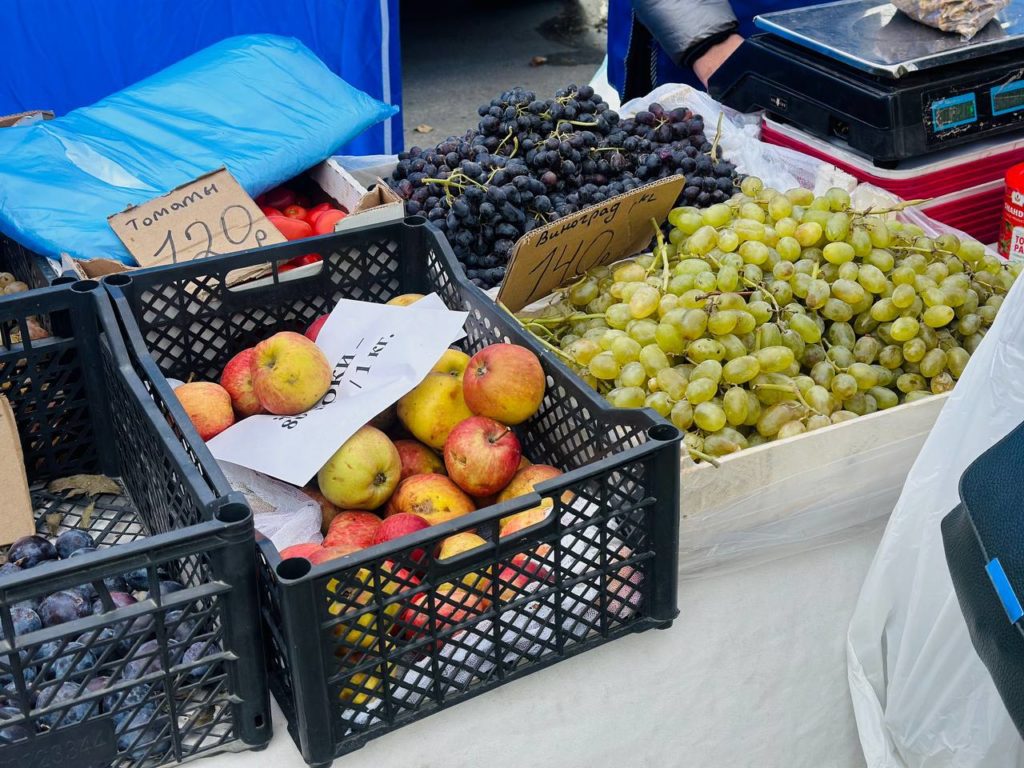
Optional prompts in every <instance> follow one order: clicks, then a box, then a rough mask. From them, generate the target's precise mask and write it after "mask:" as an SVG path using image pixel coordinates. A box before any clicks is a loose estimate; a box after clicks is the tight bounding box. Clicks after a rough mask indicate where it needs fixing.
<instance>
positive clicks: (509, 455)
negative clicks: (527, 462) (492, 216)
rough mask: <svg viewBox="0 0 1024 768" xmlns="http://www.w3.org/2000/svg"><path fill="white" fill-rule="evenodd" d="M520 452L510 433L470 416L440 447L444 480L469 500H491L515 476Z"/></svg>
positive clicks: (483, 418)
mask: <svg viewBox="0 0 1024 768" xmlns="http://www.w3.org/2000/svg"><path fill="white" fill-rule="evenodd" d="M522 456H523V449H522V447H521V446H520V445H519V438H518V437H516V436H515V434H514V433H513V432H512V430H511V429H509V428H508V427H506V426H505V425H504V424H500V423H498V422H497V421H495V420H494V419H489V418H486V417H484V416H474V417H473V418H471V419H466V420H465V421H463V422H461V423H459V424H457V425H456V426H455V428H454V429H453V430H452V431H451V434H449V435H448V439H447V440H446V441H445V443H444V466H445V468H446V469H447V470H448V476H449V477H450V478H451V479H452V480H454V481H455V483H456V484H457V485H458V486H459V487H460V488H461V489H462V490H464V491H465V492H466V493H468V494H470V495H471V496H476V497H480V496H492V495H494V494H496V493H498V491H500V490H501V489H502V488H504V487H505V486H506V485H508V484H509V481H511V480H512V478H513V477H514V476H515V474H516V470H517V469H518V468H519V460H520V459H521V458H522Z"/></svg>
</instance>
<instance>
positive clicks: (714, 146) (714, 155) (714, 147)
mask: <svg viewBox="0 0 1024 768" xmlns="http://www.w3.org/2000/svg"><path fill="white" fill-rule="evenodd" d="M723 117H725V113H724V112H719V113H718V127H717V128H716V129H715V140H714V141H712V142H711V152H710V153H709V154H710V155H711V159H712V160H714V161H715V162H718V142H720V141H721V140H722V118H723Z"/></svg>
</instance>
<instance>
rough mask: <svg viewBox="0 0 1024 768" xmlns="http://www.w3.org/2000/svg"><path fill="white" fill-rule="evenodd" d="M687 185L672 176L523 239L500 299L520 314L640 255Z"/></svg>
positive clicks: (510, 267) (507, 273)
mask: <svg viewBox="0 0 1024 768" xmlns="http://www.w3.org/2000/svg"><path fill="white" fill-rule="evenodd" d="M683 183H684V180H683V177H682V176H670V177H668V178H666V179H662V180H660V181H656V182H653V183H651V184H646V185H644V186H642V187H639V188H637V189H634V190H633V191H631V192H627V193H625V194H623V195H617V196H616V197H612V198H609V199H608V200H605V201H604V202H602V203H598V204H596V205H591V206H589V207H588V208H584V209H583V210H582V211H578V212H577V213H574V214H572V215H571V216H566V217H565V218H562V219H558V220H557V221H554V222H552V223H551V224H548V225H546V226H543V227H539V228H538V229H535V230H533V231H532V232H529V233H527V234H525V235H523V236H522V237H521V238H520V239H519V241H518V242H517V243H516V245H515V248H513V249H512V256H511V258H510V259H509V264H508V271H507V272H506V274H505V280H504V282H502V284H501V290H500V291H499V292H498V300H499V301H501V302H502V303H503V304H505V306H507V307H508V308H509V309H510V310H512V311H513V312H518V311H519V310H521V309H522V308H523V307H526V306H529V305H530V304H532V303H533V302H535V301H537V300H538V299H542V298H544V297H545V296H547V295H548V294H549V293H551V292H552V291H553V290H555V289H556V288H558V287H559V286H562V285H565V284H567V283H570V282H572V281H573V280H574V279H575V278H576V277H578V276H579V275H582V274H583V273H584V272H586V271H587V270H588V269H590V268H592V267H596V266H598V265H600V264H610V263H612V262H614V261H618V260H619V259H622V258H625V257H626V256H632V255H633V254H635V253H638V252H639V251H640V250H641V249H642V248H644V246H646V245H647V244H648V243H649V242H650V241H651V239H652V238H653V237H654V229H653V227H652V226H651V219H654V220H655V221H657V222H658V223H659V224H660V223H661V222H662V221H664V220H665V217H666V216H668V212H669V211H670V210H671V209H672V206H673V205H675V201H676V200H677V199H678V197H679V193H680V192H681V191H682V189H683Z"/></svg>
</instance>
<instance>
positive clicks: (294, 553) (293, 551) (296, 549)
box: [281, 544, 323, 560]
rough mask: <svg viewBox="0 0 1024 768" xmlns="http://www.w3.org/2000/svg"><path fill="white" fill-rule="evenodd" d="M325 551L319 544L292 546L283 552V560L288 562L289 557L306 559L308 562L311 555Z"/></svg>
mask: <svg viewBox="0 0 1024 768" xmlns="http://www.w3.org/2000/svg"><path fill="white" fill-rule="evenodd" d="M321 549H323V547H322V546H320V545H319V544H292V545H291V546H290V547H285V548H284V549H282V550H281V559H282V560H287V559H288V558H289V557H304V558H306V559H307V560H308V559H309V557H310V555H312V554H313V553H314V552H319V551H320V550H321Z"/></svg>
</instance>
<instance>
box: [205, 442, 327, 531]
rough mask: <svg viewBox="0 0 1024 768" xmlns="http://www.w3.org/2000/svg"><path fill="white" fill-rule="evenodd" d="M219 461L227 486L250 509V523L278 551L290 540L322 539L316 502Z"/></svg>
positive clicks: (254, 473)
mask: <svg viewBox="0 0 1024 768" xmlns="http://www.w3.org/2000/svg"><path fill="white" fill-rule="evenodd" d="M219 463H220V468H221V469H222V470H223V471H224V476H225V477H226V478H227V479H228V482H229V483H231V487H232V488H234V489H235V490H236V491H238V492H239V493H241V494H242V495H243V496H245V500H246V502H247V503H248V504H249V507H250V508H251V509H252V520H253V526H254V527H255V528H256V530H257V531H259V532H260V533H262V534H263V535H264V536H266V537H267V538H268V539H270V540H271V541H272V542H273V543H274V546H275V547H277V549H278V551H280V550H282V549H286V548H287V547H290V546H292V545H293V544H306V543H313V544H319V543H320V542H322V541H323V536H322V535H321V533H320V524H321V513H320V504H319V503H317V502H316V501H314V500H313V499H312V498H310V497H309V496H307V495H306V494H304V493H303V492H302V491H300V490H299V489H298V488H296V487H294V486H292V485H288V484H287V483H282V482H281V481H279V480H275V479H274V478H272V477H267V476H266V475H261V474H260V473H259V472H254V471H252V470H251V469H248V468H246V467H242V466H239V465H238V464H231V463H230V462H227V461H222V462H219Z"/></svg>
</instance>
